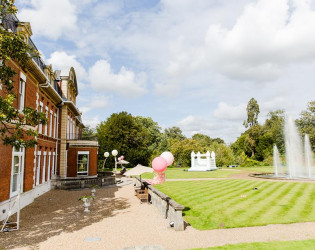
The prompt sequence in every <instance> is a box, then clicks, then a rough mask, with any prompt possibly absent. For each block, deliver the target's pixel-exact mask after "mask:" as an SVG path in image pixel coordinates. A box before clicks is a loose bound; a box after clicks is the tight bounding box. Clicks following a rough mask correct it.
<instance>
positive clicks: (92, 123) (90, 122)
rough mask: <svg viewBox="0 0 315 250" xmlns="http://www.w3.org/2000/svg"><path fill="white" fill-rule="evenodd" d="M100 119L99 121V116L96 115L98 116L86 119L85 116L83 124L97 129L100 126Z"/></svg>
mask: <svg viewBox="0 0 315 250" xmlns="http://www.w3.org/2000/svg"><path fill="white" fill-rule="evenodd" d="M100 122H101V121H100V119H99V116H98V115H96V116H93V117H84V116H83V124H84V125H85V126H89V127H91V128H96V126H97V125H98V124H100Z"/></svg>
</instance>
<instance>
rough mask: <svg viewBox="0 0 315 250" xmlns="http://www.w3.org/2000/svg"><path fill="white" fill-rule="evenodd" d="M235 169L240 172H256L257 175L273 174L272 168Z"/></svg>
mask: <svg viewBox="0 0 315 250" xmlns="http://www.w3.org/2000/svg"><path fill="white" fill-rule="evenodd" d="M236 169H238V170H241V171H246V172H258V173H273V172H274V169H273V166H263V167H239V168H236Z"/></svg>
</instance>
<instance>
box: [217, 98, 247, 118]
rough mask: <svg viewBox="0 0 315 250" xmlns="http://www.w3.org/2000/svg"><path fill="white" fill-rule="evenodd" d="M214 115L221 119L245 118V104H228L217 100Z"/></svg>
mask: <svg viewBox="0 0 315 250" xmlns="http://www.w3.org/2000/svg"><path fill="white" fill-rule="evenodd" d="M213 115H214V117H216V118H219V119H222V120H244V119H245V118H246V104H239V105H237V106H235V105H229V104H227V103H225V102H219V104H218V107H217V109H215V110H214V112H213Z"/></svg>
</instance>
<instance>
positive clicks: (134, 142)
mask: <svg viewBox="0 0 315 250" xmlns="http://www.w3.org/2000/svg"><path fill="white" fill-rule="evenodd" d="M96 131H97V138H98V142H99V146H100V148H99V158H100V159H104V156H103V154H104V152H106V151H108V152H111V151H112V150H113V149H116V150H118V153H119V155H124V156H125V159H126V160H127V161H129V162H130V164H131V165H136V164H138V163H141V164H143V165H145V164H148V163H149V157H150V155H149V151H148V146H149V137H150V135H149V133H148V132H147V130H146V129H144V127H143V126H141V125H140V124H139V123H137V122H136V121H135V119H134V117H133V116H132V115H131V114H128V113H127V112H120V113H114V114H112V115H111V116H110V117H109V118H108V119H107V120H106V121H104V122H101V124H100V125H98V126H97V128H96ZM108 163H109V164H112V163H113V160H112V157H111V158H110V159H109V161H108ZM106 165H107V162H106Z"/></svg>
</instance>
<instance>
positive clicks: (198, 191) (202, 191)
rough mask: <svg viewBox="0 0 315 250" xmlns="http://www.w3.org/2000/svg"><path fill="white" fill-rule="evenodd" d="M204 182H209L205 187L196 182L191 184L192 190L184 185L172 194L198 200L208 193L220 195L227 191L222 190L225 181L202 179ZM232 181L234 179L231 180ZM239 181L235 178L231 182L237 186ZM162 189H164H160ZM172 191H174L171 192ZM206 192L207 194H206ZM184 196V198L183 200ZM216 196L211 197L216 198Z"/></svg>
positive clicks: (175, 196) (176, 196)
mask: <svg viewBox="0 0 315 250" xmlns="http://www.w3.org/2000/svg"><path fill="white" fill-rule="evenodd" d="M204 182H210V184H209V183H207V186H206V187H203V186H198V185H197V184H193V187H194V189H195V191H194V192H192V191H190V190H187V189H186V188H185V187H184V188H183V189H184V190H183V191H181V192H178V193H176V194H175V195H173V197H174V198H181V197H182V196H185V197H187V198H188V197H194V199H196V200H198V199H200V198H202V197H208V195H210V196H212V195H213V194H216V197H218V196H221V195H222V193H227V192H229V191H228V190H223V187H225V185H226V183H225V182H222V183H218V182H217V181H215V182H212V181H204ZM233 183H234V181H233ZM218 184H220V186H219V187H218ZM238 185H239V182H237V180H236V181H235V184H233V186H238ZM161 190H164V189H161ZM217 190H222V191H217ZM172 193H174V192H172ZM206 194H208V195H206ZM185 197H184V200H185ZM216 197H213V199H214V198H216Z"/></svg>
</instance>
